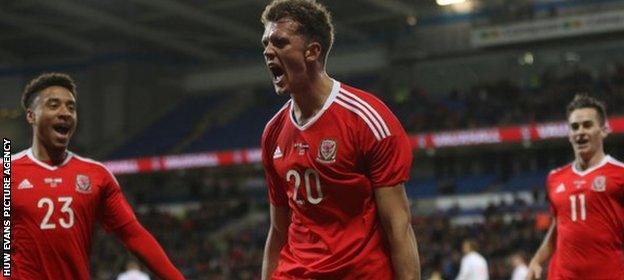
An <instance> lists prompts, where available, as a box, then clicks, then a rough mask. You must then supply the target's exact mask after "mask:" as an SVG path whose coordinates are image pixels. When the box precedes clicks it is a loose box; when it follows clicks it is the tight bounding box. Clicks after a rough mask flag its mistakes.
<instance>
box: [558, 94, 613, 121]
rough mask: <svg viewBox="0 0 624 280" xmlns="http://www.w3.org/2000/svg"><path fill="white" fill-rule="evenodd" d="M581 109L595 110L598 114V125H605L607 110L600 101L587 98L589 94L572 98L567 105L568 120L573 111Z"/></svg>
mask: <svg viewBox="0 0 624 280" xmlns="http://www.w3.org/2000/svg"><path fill="white" fill-rule="evenodd" d="M583 108H592V109H594V110H596V113H597V114H598V118H599V120H600V125H602V126H604V125H605V123H606V121H607V109H606V107H605V104H604V103H602V101H600V100H598V99H596V98H594V97H591V96H589V94H586V93H581V94H577V95H575V96H574V99H573V100H572V101H570V103H569V104H568V108H567V110H566V117H568V118H569V117H570V115H571V114H572V112H573V111H574V110H578V109H583Z"/></svg>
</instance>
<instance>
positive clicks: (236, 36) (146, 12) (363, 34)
mask: <svg viewBox="0 0 624 280" xmlns="http://www.w3.org/2000/svg"><path fill="white" fill-rule="evenodd" d="M321 2H323V3H326V4H327V5H328V6H329V9H330V10H331V11H332V13H333V15H334V21H335V24H336V29H337V32H338V33H339V36H337V44H338V45H358V44H360V43H363V42H370V41H375V40H377V41H384V40H386V39H385V38H388V37H387V35H388V33H392V32H395V31H394V30H401V28H405V27H406V26H407V25H410V23H409V22H411V24H412V25H413V24H415V21H414V20H415V19H416V18H418V17H420V16H422V15H426V14H430V13H433V12H435V11H437V10H439V8H437V5H436V4H435V1H434V0H426V1H424V0H423V1H421V0H419V1H414V0H352V1H321ZM266 3H268V1H267V0H210V1H200V0H109V1H96V0H85V1H77V0H55V1H44V0H25V1H6V2H5V3H3V4H2V8H1V9H0V58H1V59H0V60H1V61H2V63H4V65H7V64H9V65H11V64H13V63H16V64H17V63H20V62H21V63H23V62H33V61H46V60H55V59H64V60H67V58H84V57H93V56H94V55H109V54H137V53H138V54H158V55H162V54H167V55H171V56H172V57H174V58H186V59H190V60H196V61H200V62H205V61H220V60H221V61H223V60H226V59H233V58H243V59H244V58H245V56H246V55H247V56H250V55H251V54H253V55H254V56H257V52H258V50H259V48H260V43H259V41H260V40H259V37H260V36H261V33H262V26H261V24H260V22H259V15H260V13H261V11H262V9H263V7H264V6H265V5H266ZM410 17H411V19H410ZM384 36H386V37H384ZM380 38H381V39H380Z"/></svg>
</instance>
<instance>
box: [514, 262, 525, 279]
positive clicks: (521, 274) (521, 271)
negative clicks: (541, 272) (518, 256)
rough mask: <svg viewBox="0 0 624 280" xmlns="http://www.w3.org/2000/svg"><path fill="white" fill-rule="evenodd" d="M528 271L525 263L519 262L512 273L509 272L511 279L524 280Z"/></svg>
mask: <svg viewBox="0 0 624 280" xmlns="http://www.w3.org/2000/svg"><path fill="white" fill-rule="evenodd" d="M528 273H529V268H528V267H527V266H526V264H521V265H519V266H516V268H514V271H513V273H512V274H511V280H524V279H525V278H526V276H527V274H528Z"/></svg>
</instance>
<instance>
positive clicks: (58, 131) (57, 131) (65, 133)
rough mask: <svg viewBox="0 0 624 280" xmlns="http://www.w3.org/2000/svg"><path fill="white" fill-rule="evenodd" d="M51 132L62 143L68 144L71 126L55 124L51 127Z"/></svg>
mask: <svg viewBox="0 0 624 280" xmlns="http://www.w3.org/2000/svg"><path fill="white" fill-rule="evenodd" d="M52 131H53V132H54V135H55V136H56V138H57V139H59V140H61V141H62V142H68V141H69V137H70V136H71V133H72V125H71V124H70V123H65V122H63V123H57V124H54V125H52Z"/></svg>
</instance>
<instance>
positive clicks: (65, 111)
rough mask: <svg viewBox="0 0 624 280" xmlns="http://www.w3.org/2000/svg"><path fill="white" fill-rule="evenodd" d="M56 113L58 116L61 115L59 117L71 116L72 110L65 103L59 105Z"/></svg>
mask: <svg viewBox="0 0 624 280" xmlns="http://www.w3.org/2000/svg"><path fill="white" fill-rule="evenodd" d="M58 114H59V117H61V118H71V117H72V112H71V111H70V110H69V108H68V107H67V106H65V105H63V106H61V108H60V109H59V111H58Z"/></svg>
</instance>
